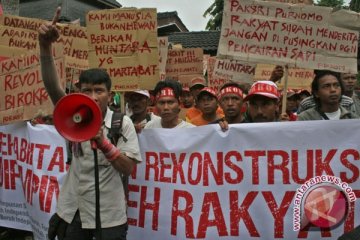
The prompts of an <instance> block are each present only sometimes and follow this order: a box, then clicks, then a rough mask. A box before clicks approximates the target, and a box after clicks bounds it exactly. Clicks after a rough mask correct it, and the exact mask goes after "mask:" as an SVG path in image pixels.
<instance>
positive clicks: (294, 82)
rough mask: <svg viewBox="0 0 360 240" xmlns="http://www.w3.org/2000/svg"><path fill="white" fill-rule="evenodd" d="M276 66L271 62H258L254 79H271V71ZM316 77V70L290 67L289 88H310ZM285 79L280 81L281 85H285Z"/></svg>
mask: <svg viewBox="0 0 360 240" xmlns="http://www.w3.org/2000/svg"><path fill="white" fill-rule="evenodd" d="M274 68H275V65H271V64H257V65H256V70H255V76H254V81H259V80H269V79H270V76H271V72H272V71H273V69H274ZM313 79H314V71H313V70H310V69H303V68H289V70H288V88H293V89H303V88H305V89H309V88H310V87H311V82H312V81H313ZM283 80H284V78H283V79H282V80H281V82H279V83H278V85H279V87H280V88H282V87H283V85H284V84H283Z"/></svg>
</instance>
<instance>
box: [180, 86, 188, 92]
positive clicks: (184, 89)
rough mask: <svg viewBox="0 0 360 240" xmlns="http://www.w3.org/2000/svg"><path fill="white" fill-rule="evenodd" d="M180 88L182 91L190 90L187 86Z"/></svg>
mask: <svg viewBox="0 0 360 240" xmlns="http://www.w3.org/2000/svg"><path fill="white" fill-rule="evenodd" d="M182 90H183V92H190V89H189V88H188V87H184V88H183V89H182Z"/></svg>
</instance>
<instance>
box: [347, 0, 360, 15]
mask: <svg viewBox="0 0 360 240" xmlns="http://www.w3.org/2000/svg"><path fill="white" fill-rule="evenodd" d="M349 7H350V10H353V11H355V12H360V0H351V1H350V6H349Z"/></svg>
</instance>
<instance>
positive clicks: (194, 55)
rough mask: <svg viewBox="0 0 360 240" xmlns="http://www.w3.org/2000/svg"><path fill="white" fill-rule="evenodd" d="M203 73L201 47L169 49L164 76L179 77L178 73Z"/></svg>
mask: <svg viewBox="0 0 360 240" xmlns="http://www.w3.org/2000/svg"><path fill="white" fill-rule="evenodd" d="M187 74H199V75H202V74H203V50H202V49H201V48H184V49H171V50H169V52H168V57H167V62H166V76H167V77H171V78H174V79H179V75H187Z"/></svg>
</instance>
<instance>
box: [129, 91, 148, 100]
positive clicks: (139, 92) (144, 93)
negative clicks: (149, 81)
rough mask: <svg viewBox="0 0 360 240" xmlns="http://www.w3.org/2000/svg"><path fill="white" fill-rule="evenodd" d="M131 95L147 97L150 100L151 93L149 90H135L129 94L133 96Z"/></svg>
mask: <svg viewBox="0 0 360 240" xmlns="http://www.w3.org/2000/svg"><path fill="white" fill-rule="evenodd" d="M131 93H138V94H141V95H144V96H146V97H147V98H150V93H149V91H148V90H135V91H131V92H129V94H131Z"/></svg>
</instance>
